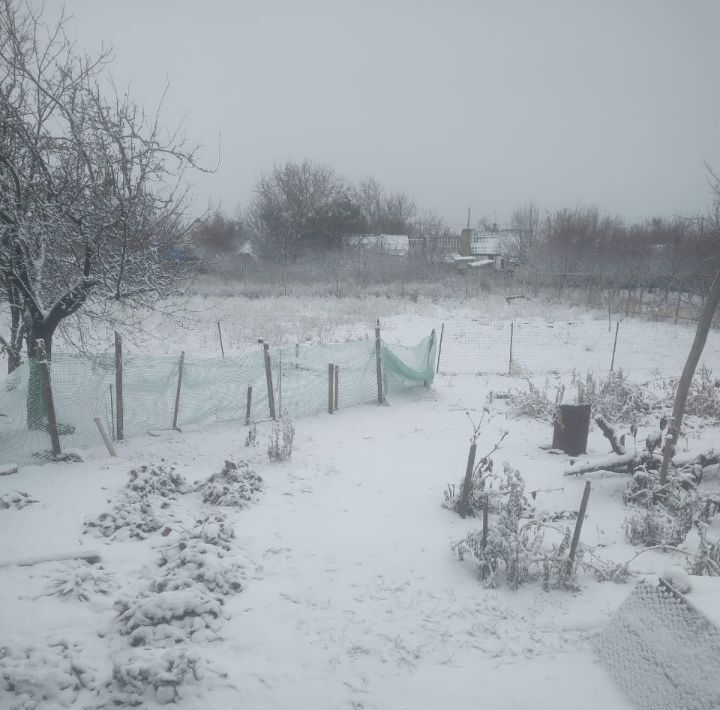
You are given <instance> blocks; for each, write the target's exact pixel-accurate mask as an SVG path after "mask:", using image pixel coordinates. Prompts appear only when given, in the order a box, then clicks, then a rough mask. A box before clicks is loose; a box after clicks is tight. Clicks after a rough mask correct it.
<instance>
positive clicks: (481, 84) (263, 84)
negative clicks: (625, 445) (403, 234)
mask: <svg viewBox="0 0 720 710" xmlns="http://www.w3.org/2000/svg"><path fill="white" fill-rule="evenodd" d="M61 4H62V3H61V2H59V0H48V2H47V3H46V5H47V7H48V9H49V10H50V11H51V12H54V11H55V10H56V8H57V7H59V6H60V5H61ZM65 5H66V7H67V10H68V11H69V12H70V13H71V14H72V15H73V16H74V17H73V20H72V23H71V28H70V33H71V35H72V36H74V37H75V38H76V39H77V40H78V44H79V45H80V46H82V47H84V48H86V49H88V50H92V49H93V48H95V47H97V46H98V45H99V43H100V41H101V40H104V41H105V42H107V43H110V44H112V45H113V47H114V48H115V52H116V55H117V58H116V61H115V64H114V67H113V73H114V75H115V76H116V78H117V80H118V81H119V82H121V83H124V82H126V81H128V80H130V81H131V83H132V91H133V93H134V94H135V95H136V96H137V97H138V99H140V100H141V101H142V102H143V103H145V104H154V103H156V102H157V100H158V98H159V96H160V94H161V93H162V90H163V88H164V86H165V82H166V80H167V81H169V83H170V94H169V96H168V98H167V100H166V104H165V112H164V116H165V122H166V123H168V124H170V123H174V122H175V121H177V120H179V119H180V118H182V117H183V116H185V124H186V127H187V130H188V133H189V135H190V136H191V137H192V138H194V139H195V140H197V141H198V142H200V143H202V144H203V145H204V146H206V150H205V152H204V154H205V157H206V162H207V164H208V165H211V164H213V163H214V161H215V159H216V156H217V150H218V142H219V145H220V167H219V170H218V172H217V173H216V174H215V175H211V176H199V177H197V179H196V180H195V183H196V193H197V195H198V201H197V205H198V210H201V209H202V208H203V207H204V206H205V205H206V203H207V200H208V199H212V200H213V201H214V202H215V203H216V204H217V203H218V202H222V206H223V207H224V209H225V210H226V211H228V212H230V213H233V212H234V211H235V208H236V207H237V206H238V205H240V206H241V207H242V206H245V205H246V204H247V201H248V199H249V198H250V194H251V190H252V186H253V183H254V181H255V179H256V178H257V176H258V175H259V174H260V173H262V172H265V171H267V170H268V169H270V168H271V167H272V165H273V163H275V162H279V161H284V160H286V159H292V160H301V159H303V158H305V157H309V158H311V159H313V160H315V161H318V162H323V163H327V164H329V165H331V166H333V167H334V168H335V169H336V170H337V171H338V172H340V173H341V174H343V175H345V176H346V177H347V178H349V179H351V180H357V179H359V178H362V177H364V176H367V175H372V176H375V177H376V178H377V179H378V180H379V181H380V182H381V183H383V184H384V185H386V186H387V187H388V188H391V189H394V190H400V189H402V190H405V191H407V192H408V193H409V194H411V195H412V196H413V197H414V198H415V199H416V201H417V203H418V205H419V206H421V207H423V208H428V209H431V210H433V211H435V212H437V213H438V214H440V215H442V216H443V217H445V218H446V220H447V221H448V223H449V224H451V225H452V226H457V225H459V224H461V223H462V222H463V220H464V218H465V212H466V209H467V206H468V205H471V206H472V209H473V217H474V218H475V217H477V218H479V217H480V216H483V215H485V216H487V217H489V218H491V219H492V218H495V219H497V220H498V221H499V222H502V221H504V220H505V219H506V218H507V217H508V216H509V214H510V212H511V211H512V209H513V207H515V206H518V205H520V204H523V203H525V202H527V201H529V200H534V201H535V202H536V203H538V204H539V205H540V206H542V207H548V208H558V207H562V206H572V205H574V204H576V203H578V202H580V203H584V204H590V203H592V204H597V205H598V206H600V207H601V208H602V209H604V210H607V211H610V212H612V213H617V214H620V215H621V216H624V217H627V218H631V219H634V218H640V217H644V216H651V215H654V214H661V215H673V214H680V213H683V214H687V213H696V212H698V211H704V210H706V209H707V208H708V207H709V204H710V202H711V197H710V194H709V190H708V186H707V176H706V172H705V168H704V163H703V161H705V160H707V161H708V162H709V163H710V164H712V165H714V166H715V167H716V168H719V169H720V89H719V88H718V87H719V85H718V76H720V42H719V41H718V36H717V34H718V33H717V30H718V28H720V1H718V0H465V1H463V0H444V1H443V0H435V1H434V2H422V1H420V0H415V1H413V2H411V1H410V0H386V1H385V2H380V1H379V0H365V1H363V2H360V1H357V0H356V1H354V2H345V1H343V0H236V1H231V0H67V1H66V2H65ZM219 136H220V138H219Z"/></svg>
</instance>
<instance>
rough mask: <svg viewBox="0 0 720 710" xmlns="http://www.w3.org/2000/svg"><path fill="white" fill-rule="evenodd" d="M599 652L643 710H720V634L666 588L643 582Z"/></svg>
mask: <svg viewBox="0 0 720 710" xmlns="http://www.w3.org/2000/svg"><path fill="white" fill-rule="evenodd" d="M596 649H597V653H598V655H599V657H600V660H601V663H602V664H603V666H604V667H605V669H606V670H607V671H608V673H609V674H610V675H611V676H612V677H613V679H614V680H615V682H616V683H617V684H618V685H619V686H620V687H621V688H622V689H623V690H624V692H625V694H626V695H627V697H628V698H629V699H630V700H631V701H632V703H633V704H634V705H635V706H636V707H637V708H638V709H639V710H678V709H679V708H683V710H712V709H713V708H715V709H717V708H720V681H719V679H720V630H718V629H717V628H716V627H715V626H714V625H713V624H712V623H711V622H710V621H709V620H708V619H707V618H706V617H705V616H703V615H702V614H701V613H700V612H699V611H697V610H696V609H695V608H694V607H693V606H692V605H691V604H690V603H689V602H688V601H687V599H685V598H684V597H683V596H682V595H681V594H678V593H677V592H673V591H670V590H669V589H668V588H667V587H654V586H652V585H650V584H647V583H645V582H640V583H639V584H638V585H637V586H636V587H635V589H634V590H633V592H632V594H630V596H629V597H628V598H627V599H626V600H625V602H624V603H623V604H622V605H621V606H620V608H619V609H618V610H617V611H616V612H615V614H614V615H613V617H612V618H611V620H610V622H609V623H608V625H607V627H606V628H605V630H604V631H603V632H602V633H601V634H600V635H599V637H598V638H597V641H596Z"/></svg>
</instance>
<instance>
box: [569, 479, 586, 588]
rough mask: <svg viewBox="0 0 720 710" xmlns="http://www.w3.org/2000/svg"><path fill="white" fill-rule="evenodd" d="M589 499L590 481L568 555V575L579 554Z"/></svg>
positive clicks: (584, 493) (581, 504) (584, 492)
mask: <svg viewBox="0 0 720 710" xmlns="http://www.w3.org/2000/svg"><path fill="white" fill-rule="evenodd" d="M589 497H590V481H585V490H584V491H583V497H582V501H581V503H580V511H579V512H578V518H577V522H576V523H575V532H574V533H573V538H572V544H571V545H570V554H569V555H568V561H567V571H568V574H570V573H571V572H572V568H573V564H574V563H575V554H576V553H577V547H578V543H579V542H580V531H581V530H582V526H583V520H585V511H586V510H587V504H588V498H589Z"/></svg>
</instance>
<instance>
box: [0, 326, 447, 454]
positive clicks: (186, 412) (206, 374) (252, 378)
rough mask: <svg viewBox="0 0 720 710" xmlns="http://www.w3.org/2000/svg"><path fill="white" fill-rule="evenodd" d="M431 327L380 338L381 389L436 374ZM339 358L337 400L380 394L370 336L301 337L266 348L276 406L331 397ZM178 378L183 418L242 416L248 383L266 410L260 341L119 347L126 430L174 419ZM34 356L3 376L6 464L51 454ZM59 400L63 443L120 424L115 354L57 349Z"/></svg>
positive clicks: (255, 410) (295, 407) (311, 407)
mask: <svg viewBox="0 0 720 710" xmlns="http://www.w3.org/2000/svg"><path fill="white" fill-rule="evenodd" d="M436 346H437V343H436V339H435V335H434V333H433V334H432V335H430V336H428V337H427V338H425V339H423V340H422V341H421V342H420V343H419V344H418V345H417V346H415V347H404V346H400V345H388V344H386V343H385V342H382V341H381V345H380V357H381V371H382V381H383V390H384V392H386V393H389V394H394V393H397V392H399V391H401V390H403V389H406V388H409V387H417V386H422V385H423V384H428V385H429V384H430V383H431V382H432V380H433V374H434V370H435V360H436ZM329 364H333V365H336V366H337V367H338V397H337V399H338V407H341V408H342V407H348V406H353V405H356V404H361V403H365V402H372V401H377V370H376V346H375V340H374V339H368V340H363V341H358V342H351V343H344V344H341V345H316V344H301V345H295V346H292V347H284V348H277V349H270V371H271V374H272V381H273V404H274V408H275V412H276V414H277V415H278V416H279V415H283V414H287V415H289V416H291V417H301V416H307V415H310V414H316V413H318V412H321V411H323V410H327V407H328V365H329ZM181 367H182V384H181V390H180V399H179V407H178V412H177V426H178V427H179V428H182V427H187V426H189V425H200V424H209V423H213V422H222V421H232V420H238V419H240V420H244V419H245V414H246V404H247V391H248V387H252V409H251V415H250V416H251V420H253V421H262V420H265V419H268V418H269V417H270V402H269V394H268V386H267V378H266V368H265V357H264V353H263V351H262V349H261V347H259V346H258V348H257V349H256V350H255V351H253V352H249V353H244V354H241V355H232V356H228V357H226V358H193V357H187V356H185V357H184V358H183V359H182V364H181V360H180V358H178V357H158V356H152V357H150V356H145V355H137V354H127V353H124V354H123V405H124V418H123V423H124V427H123V428H124V434H125V437H126V438H127V437H133V436H138V435H141V434H146V433H147V432H149V431H153V430H162V429H169V428H171V426H172V422H173V417H174V411H175V399H176V393H177V386H178V377H179V374H180V369H181ZM33 368H36V366H35V365H34V364H28V363H25V364H24V365H23V366H21V367H20V368H19V369H17V370H15V371H14V372H13V373H12V374H10V375H9V376H8V377H7V378H6V379H5V380H4V381H2V382H1V383H0V464H7V463H15V464H19V465H23V464H28V463H33V462H34V463H38V462H41V461H42V460H43V459H47V458H51V454H50V452H49V449H50V437H49V434H48V431H47V424H46V421H47V420H46V417H45V413H44V409H43V411H41V412H40V416H38V412H37V407H44V405H43V403H42V397H40V396H37V390H36V389H34V388H37V387H38V386H39V385H38V383H39V378H38V377H37V375H36V373H33ZM51 380H52V390H53V400H54V404H55V410H56V415H57V420H58V428H59V431H60V439H61V446H62V448H63V450H68V449H80V448H86V447H88V446H95V445H97V443H98V442H99V438H98V432H97V429H96V427H95V423H94V421H93V419H94V417H99V418H100V419H101V420H102V421H103V422H104V423H105V426H106V427H107V429H108V431H113V430H114V429H115V421H114V420H115V409H114V404H115V401H114V400H115V397H116V396H117V393H116V392H115V391H114V388H115V356H114V354H113V353H105V354H101V355H96V356H87V355H79V354H64V353H55V354H54V355H53V358H52V363H51Z"/></svg>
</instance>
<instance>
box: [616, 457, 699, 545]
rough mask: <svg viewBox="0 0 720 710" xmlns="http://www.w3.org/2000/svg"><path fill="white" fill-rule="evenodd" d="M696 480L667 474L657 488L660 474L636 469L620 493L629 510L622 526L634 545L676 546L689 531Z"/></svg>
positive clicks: (639, 467)
mask: <svg viewBox="0 0 720 710" xmlns="http://www.w3.org/2000/svg"><path fill="white" fill-rule="evenodd" d="M696 485H697V481H696V480H695V478H694V477H692V476H690V475H689V476H683V475H678V474H674V475H671V476H670V477H669V478H668V480H667V482H666V483H665V484H664V485H660V474H659V472H658V471H657V470H649V469H648V468H647V466H644V465H641V466H638V467H637V468H636V470H635V473H634V474H633V477H632V479H631V481H630V483H629V485H628V488H627V490H626V491H625V493H624V496H623V498H624V501H625V504H626V505H630V506H631V507H632V512H631V514H630V515H629V516H628V517H627V518H626V519H625V522H624V524H623V527H624V529H625V534H626V535H627V538H628V540H629V542H631V543H632V544H634V545H679V544H680V543H681V542H683V541H684V540H685V538H686V537H687V534H688V532H690V530H691V529H692V525H693V516H694V514H695V512H696V509H697V494H696V492H695V486H696Z"/></svg>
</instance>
